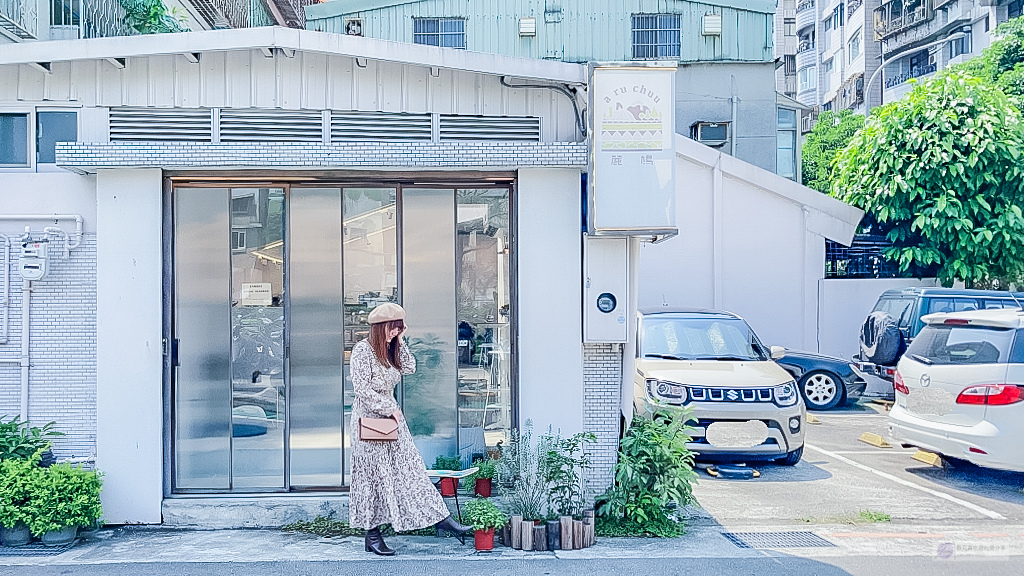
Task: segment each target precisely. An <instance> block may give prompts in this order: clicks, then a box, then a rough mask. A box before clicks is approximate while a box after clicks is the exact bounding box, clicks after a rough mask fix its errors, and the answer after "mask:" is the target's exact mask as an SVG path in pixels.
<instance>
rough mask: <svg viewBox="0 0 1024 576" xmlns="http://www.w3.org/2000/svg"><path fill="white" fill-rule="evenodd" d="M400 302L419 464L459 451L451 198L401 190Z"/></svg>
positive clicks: (406, 407) (407, 402) (449, 193)
mask: <svg viewBox="0 0 1024 576" xmlns="http://www.w3.org/2000/svg"><path fill="white" fill-rule="evenodd" d="M402 303H403V306H405V309H406V321H405V322H406V325H408V327H409V328H408V330H407V332H406V336H407V337H408V340H409V347H410V349H411V350H412V353H413V354H414V355H415V356H416V363H417V370H416V373H415V374H413V375H412V376H407V377H405V379H404V381H403V400H404V402H403V412H404V413H405V418H406V421H407V422H408V423H409V429H410V431H411V432H412V434H413V436H414V437H415V440H416V445H417V447H418V448H419V450H420V453H421V454H422V455H423V460H424V462H425V463H426V464H427V466H430V465H431V464H433V462H434V458H436V457H437V456H438V455H445V456H454V455H456V454H458V453H459V447H458V444H457V441H456V438H457V436H456V433H457V432H456V418H455V395H456V390H455V383H456V357H455V345H456V329H455V312H456V311H455V195H454V190H451V189H438V190H434V189H417V188H403V189H402Z"/></svg>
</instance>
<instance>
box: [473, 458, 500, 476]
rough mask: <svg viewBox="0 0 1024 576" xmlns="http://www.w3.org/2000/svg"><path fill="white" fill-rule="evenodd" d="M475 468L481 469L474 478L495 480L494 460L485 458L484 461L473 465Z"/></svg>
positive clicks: (478, 461)
mask: <svg viewBox="0 0 1024 576" xmlns="http://www.w3.org/2000/svg"><path fill="white" fill-rule="evenodd" d="M473 465H474V466H476V467H477V468H479V470H477V471H476V472H475V473H474V474H473V478H474V479H475V478H494V466H495V462H494V460H492V459H490V458H484V459H483V460H477V461H476V462H474V463H473Z"/></svg>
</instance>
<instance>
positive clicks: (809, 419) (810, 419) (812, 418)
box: [807, 412, 821, 424]
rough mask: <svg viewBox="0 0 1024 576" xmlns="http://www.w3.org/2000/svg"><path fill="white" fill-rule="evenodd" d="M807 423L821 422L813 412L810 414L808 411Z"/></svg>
mask: <svg viewBox="0 0 1024 576" xmlns="http://www.w3.org/2000/svg"><path fill="white" fill-rule="evenodd" d="M807 423H808V424H821V420H819V419H818V417H817V416H815V415H814V414H811V413H810V412H808V413H807Z"/></svg>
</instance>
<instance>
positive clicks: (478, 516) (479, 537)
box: [466, 498, 508, 550]
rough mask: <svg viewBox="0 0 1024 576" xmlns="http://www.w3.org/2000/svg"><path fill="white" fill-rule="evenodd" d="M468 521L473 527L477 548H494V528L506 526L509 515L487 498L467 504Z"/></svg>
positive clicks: (474, 541) (474, 542)
mask: <svg viewBox="0 0 1024 576" xmlns="http://www.w3.org/2000/svg"><path fill="white" fill-rule="evenodd" d="M466 521H467V522H469V524H470V525H471V526H472V527H473V545H474V546H475V547H476V549H477V550H493V549H494V529H495V528H499V527H501V526H504V525H505V524H506V523H507V522H508V516H507V515H506V514H505V513H504V512H502V511H501V510H499V509H498V507H497V506H495V505H494V503H493V502H491V501H490V500H489V499H487V498H479V499H477V500H473V501H472V502H469V503H468V504H466Z"/></svg>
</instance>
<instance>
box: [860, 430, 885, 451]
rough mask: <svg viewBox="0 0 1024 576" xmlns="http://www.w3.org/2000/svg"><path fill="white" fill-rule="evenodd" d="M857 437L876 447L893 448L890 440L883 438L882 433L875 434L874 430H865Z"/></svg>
mask: <svg viewBox="0 0 1024 576" xmlns="http://www.w3.org/2000/svg"><path fill="white" fill-rule="evenodd" d="M857 439H858V440H860V441H861V442H864V443H866V444H871V445H872V446H874V447H876V448H892V444H889V443H888V442H886V441H885V438H882V437H881V436H880V435H878V434H875V433H874V432H865V433H863V434H861V435H860V437H859V438H857Z"/></svg>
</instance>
